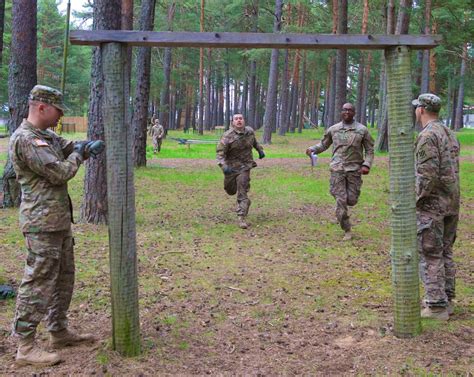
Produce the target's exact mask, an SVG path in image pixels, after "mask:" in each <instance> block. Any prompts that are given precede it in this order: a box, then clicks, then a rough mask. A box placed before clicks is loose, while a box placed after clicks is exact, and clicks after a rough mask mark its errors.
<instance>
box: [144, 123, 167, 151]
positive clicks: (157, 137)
mask: <svg viewBox="0 0 474 377" xmlns="http://www.w3.org/2000/svg"><path fill="white" fill-rule="evenodd" d="M148 133H149V134H150V135H151V140H152V142H153V153H157V152H158V153H159V152H160V151H161V143H162V142H163V136H164V134H165V130H164V128H163V126H162V125H161V124H160V121H159V119H158V118H156V119H154V120H153V125H152V127H151V128H150V131H149V132H148Z"/></svg>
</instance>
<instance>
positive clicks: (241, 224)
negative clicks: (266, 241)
mask: <svg viewBox="0 0 474 377" xmlns="http://www.w3.org/2000/svg"><path fill="white" fill-rule="evenodd" d="M239 227H240V229H247V228H248V227H249V224H248V223H247V221H245V217H244V216H239Z"/></svg>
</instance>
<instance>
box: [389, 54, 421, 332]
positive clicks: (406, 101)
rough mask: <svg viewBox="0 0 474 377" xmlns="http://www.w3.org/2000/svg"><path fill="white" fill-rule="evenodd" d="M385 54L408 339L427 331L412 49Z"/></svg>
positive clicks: (399, 316)
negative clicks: (419, 248)
mask: <svg viewBox="0 0 474 377" xmlns="http://www.w3.org/2000/svg"><path fill="white" fill-rule="evenodd" d="M385 55H386V58H387V75H388V76H387V78H388V124H389V150H390V205H391V211H392V218H391V226H392V247H391V259H392V285H393V298H394V317H395V320H394V332H395V335H396V336H397V337H400V338H407V337H412V336H415V335H417V334H419V333H420V331H421V325H420V302H419V300H420V293H419V277H418V252H417V244H416V211H415V160H414V153H413V145H414V144H413V143H414V134H413V126H412V124H413V118H412V111H413V110H412V105H411V98H412V93H411V66H410V49H409V48H408V47H406V46H397V47H392V48H387V49H386V50H385Z"/></svg>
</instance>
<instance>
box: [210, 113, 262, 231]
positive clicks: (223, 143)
mask: <svg viewBox="0 0 474 377" xmlns="http://www.w3.org/2000/svg"><path fill="white" fill-rule="evenodd" d="M252 148H255V149H256V150H257V152H258V158H260V159H262V158H264V157H265V153H264V152H263V148H262V146H261V145H260V144H259V143H258V142H257V139H256V138H255V133H254V131H253V129H252V128H250V127H246V126H245V120H244V117H243V115H242V114H234V116H233V118H232V127H231V128H230V129H229V130H228V131H227V132H225V133H224V134H223V135H222V138H221V140H220V142H219V144H218V145H217V163H218V165H219V166H220V167H221V168H222V171H223V172H224V190H225V191H226V192H227V194H229V195H235V194H236V193H237V216H238V219H239V226H240V228H242V229H247V228H248V226H249V224H248V223H247V221H246V216H247V214H248V212H249V207H250V199H249V198H248V191H249V189H250V169H252V168H254V167H256V166H257V163H256V162H255V161H254V160H253V156H252Z"/></svg>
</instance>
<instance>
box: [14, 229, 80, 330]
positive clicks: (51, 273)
mask: <svg viewBox="0 0 474 377" xmlns="http://www.w3.org/2000/svg"><path fill="white" fill-rule="evenodd" d="M25 240H26V245H27V248H28V256H27V259H26V265H25V272H24V275H23V280H22V281H21V284H20V287H19V288H18V296H17V301H16V313H15V319H14V322H13V333H14V334H15V335H16V336H18V337H22V338H23V337H28V336H33V335H34V334H35V332H36V327H37V326H38V324H39V322H40V321H41V320H42V319H43V318H44V317H45V316H46V326H47V329H48V331H54V332H56V331H60V330H63V329H65V328H67V310H68V309H69V304H70V302H71V297H72V291H73V287H74V247H73V245H74V239H73V238H72V232H71V229H69V230H65V231H60V232H45V233H25Z"/></svg>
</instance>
